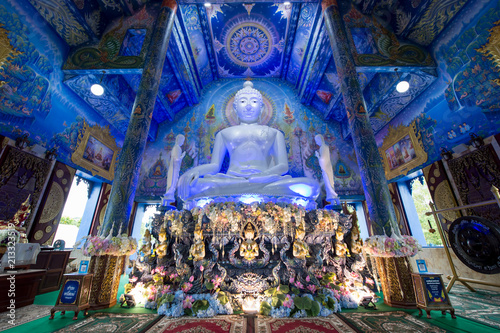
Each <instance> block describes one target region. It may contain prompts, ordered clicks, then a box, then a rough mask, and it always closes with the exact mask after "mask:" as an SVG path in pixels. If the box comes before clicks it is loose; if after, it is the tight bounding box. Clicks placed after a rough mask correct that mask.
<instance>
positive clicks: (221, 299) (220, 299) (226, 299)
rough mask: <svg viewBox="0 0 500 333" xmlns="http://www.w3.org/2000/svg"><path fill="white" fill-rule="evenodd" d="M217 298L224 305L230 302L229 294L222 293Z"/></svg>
mask: <svg viewBox="0 0 500 333" xmlns="http://www.w3.org/2000/svg"><path fill="white" fill-rule="evenodd" d="M217 299H218V300H219V302H220V304H222V305H225V304H226V303H227V302H229V298H227V296H226V295H225V294H222V295H221V294H219V296H218V297H217Z"/></svg>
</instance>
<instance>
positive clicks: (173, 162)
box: [163, 134, 186, 203]
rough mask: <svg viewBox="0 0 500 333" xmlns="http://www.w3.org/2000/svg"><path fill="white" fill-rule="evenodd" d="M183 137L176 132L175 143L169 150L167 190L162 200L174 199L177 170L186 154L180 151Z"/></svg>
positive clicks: (177, 177)
mask: <svg viewBox="0 0 500 333" xmlns="http://www.w3.org/2000/svg"><path fill="white" fill-rule="evenodd" d="M184 140H185V137H184V135H182V134H178V135H177V136H176V137H175V145H174V147H173V148H172V151H171V152H170V163H169V165H168V173H167V191H166V192H165V194H164V197H163V198H164V202H165V201H166V202H167V203H171V202H174V201H175V189H176V188H177V180H178V179H179V171H180V170H181V163H182V160H183V158H184V156H186V152H182V148H181V146H182V145H183V144H184Z"/></svg>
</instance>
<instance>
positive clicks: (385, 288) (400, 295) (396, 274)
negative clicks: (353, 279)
mask: <svg viewBox="0 0 500 333" xmlns="http://www.w3.org/2000/svg"><path fill="white" fill-rule="evenodd" d="M375 260H376V262H377V270H378V273H379V276H380V283H381V284H382V292H383V293H384V303H385V304H387V305H389V306H392V307H396V308H404V309H416V308H417V303H416V299H415V291H414V289H413V282H412V278H411V273H412V271H411V266H410V263H409V262H408V258H406V257H400V258H385V257H376V258H375Z"/></svg>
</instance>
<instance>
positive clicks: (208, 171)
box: [178, 81, 319, 201]
mask: <svg viewBox="0 0 500 333" xmlns="http://www.w3.org/2000/svg"><path fill="white" fill-rule="evenodd" d="M252 87H253V84H252V82H250V81H247V82H245V84H244V88H243V89H241V90H239V91H238V92H237V93H236V96H235V98H234V103H233V109H234V111H235V112H236V114H237V115H238V118H239V120H240V124H239V125H236V126H231V127H228V128H225V129H223V130H221V131H220V132H218V133H217V135H216V136H215V141H214V148H213V151H212V157H211V160H210V163H208V164H203V165H198V166H196V167H194V168H192V169H190V170H188V171H187V172H185V173H184V174H183V175H182V176H181V177H180V179H179V186H178V189H179V192H178V193H179V197H180V198H181V199H183V200H184V201H186V200H190V199H196V198H201V197H213V196H227V195H240V194H245V193H251V194H263V195H280V196H294V197H297V196H298V197H304V198H308V199H312V200H315V199H316V198H317V196H318V195H319V184H318V183H317V182H316V180H314V179H312V178H307V177H302V178H292V177H291V176H289V175H287V176H284V174H285V173H286V172H288V157H287V151H286V144H285V138H284V135H283V133H281V132H280V131H279V130H277V129H274V128H271V127H269V126H265V125H259V124H258V120H259V116H260V114H261V112H262V108H263V106H264V103H263V100H262V95H261V93H260V92H259V91H257V90H256V89H253V88H252ZM226 153H227V154H228V155H229V167H228V170H227V172H226V173H225V174H224V173H219V172H220V171H221V167H222V162H223V160H224V156H225V155H226Z"/></svg>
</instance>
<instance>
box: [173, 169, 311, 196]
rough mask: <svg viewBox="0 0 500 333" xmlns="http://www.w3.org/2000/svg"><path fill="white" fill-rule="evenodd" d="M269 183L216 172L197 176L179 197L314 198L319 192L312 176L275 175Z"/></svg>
mask: <svg viewBox="0 0 500 333" xmlns="http://www.w3.org/2000/svg"><path fill="white" fill-rule="evenodd" d="M275 178H276V179H278V180H276V181H273V182H270V183H259V182H252V180H251V179H247V178H244V177H236V176H231V175H227V174H222V173H218V174H216V175H205V177H204V178H199V179H198V180H197V182H196V185H195V186H192V187H190V188H189V193H187V195H186V196H185V197H182V196H181V199H182V200H184V201H186V200H190V199H196V198H201V197H217V196H235V195H243V194H260V195H266V196H294V197H303V198H307V199H313V200H315V199H316V198H317V197H318V195H319V192H320V189H319V184H318V182H317V181H315V180H314V179H312V178H306V177H299V178H292V177H291V176H277V177H275Z"/></svg>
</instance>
